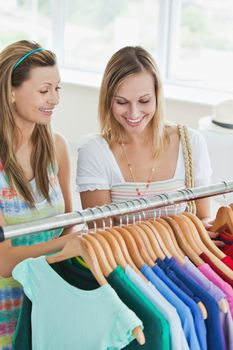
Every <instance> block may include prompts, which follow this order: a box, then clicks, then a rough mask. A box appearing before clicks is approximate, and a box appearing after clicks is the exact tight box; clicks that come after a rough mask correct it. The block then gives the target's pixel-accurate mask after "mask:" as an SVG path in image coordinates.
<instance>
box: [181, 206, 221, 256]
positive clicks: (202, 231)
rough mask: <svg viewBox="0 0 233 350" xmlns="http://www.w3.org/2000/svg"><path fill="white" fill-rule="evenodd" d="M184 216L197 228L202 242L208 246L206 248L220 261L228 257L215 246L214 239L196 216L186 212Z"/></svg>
mask: <svg viewBox="0 0 233 350" xmlns="http://www.w3.org/2000/svg"><path fill="white" fill-rule="evenodd" d="M183 215H185V216H187V217H188V218H189V219H190V220H192V222H193V223H194V225H195V226H196V228H197V231H198V233H199V235H200V238H201V240H202V242H203V243H204V244H205V245H206V247H207V248H208V249H209V250H210V251H211V252H212V253H213V254H214V255H216V256H217V257H218V258H219V259H221V260H222V259H223V258H224V257H225V256H226V255H225V254H224V253H223V252H222V251H221V250H220V249H219V248H218V247H217V246H216V245H215V244H214V242H213V241H212V239H211V238H210V236H209V234H208V232H207V230H206V228H205V226H204V225H203V222H202V221H201V220H200V219H199V218H198V217H197V216H196V215H194V214H191V213H188V212H184V213H183Z"/></svg>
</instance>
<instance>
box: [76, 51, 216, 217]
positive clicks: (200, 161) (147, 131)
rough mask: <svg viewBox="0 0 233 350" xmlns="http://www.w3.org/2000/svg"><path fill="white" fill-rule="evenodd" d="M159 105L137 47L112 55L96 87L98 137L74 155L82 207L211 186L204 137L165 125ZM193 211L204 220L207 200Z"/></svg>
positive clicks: (155, 79) (157, 88) (152, 69)
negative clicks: (99, 83) (98, 123)
mask: <svg viewBox="0 0 233 350" xmlns="http://www.w3.org/2000/svg"><path fill="white" fill-rule="evenodd" d="M163 105H164V100H163V92H162V83H161V79H160V75H159V71H158V68H157V65H156V63H155V61H154V59H153V58H152V56H151V55H150V54H149V53H148V52H147V51H146V50H145V49H143V48H141V47H137V46H136V47H133V46H127V47H124V48H122V49H120V50H119V51H117V52H116V53H115V54H113V56H112V57H111V58H110V60H109V62H108V63H107V66H106V68H105V71H104V75H103V79H102V84H101V88H100V97H99V121H100V128H101V133H100V135H96V136H95V137H93V138H92V139H91V140H89V141H88V142H87V143H85V144H84V145H83V146H82V147H81V148H80V150H79V154H78V163H77V179H76V182H77V190H78V191H79V192H80V196H81V201H82V205H83V208H87V207H94V206H98V205H104V204H107V203H110V202H116V203H117V202H122V201H125V200H130V199H136V198H140V197H150V196H153V195H156V194H158V193H161V192H171V191H176V190H179V189H182V188H185V187H193V186H201V185H207V184H209V183H210V182H211V166H210V161H209V157H208V152H207V147H206V144H205V141H204V139H203V137H202V136H201V135H200V133H199V132H198V131H196V130H193V129H188V130H187V128H185V127H183V126H177V125H174V124H171V123H168V122H165V120H164V110H163V109H164V108H163ZM185 209H186V205H185V204H180V205H179V206H178V207H176V208H175V207H174V206H171V207H168V208H167V210H166V214H172V213H174V212H175V213H179V212H182V211H184V210H185ZM196 209H197V215H198V216H199V217H200V218H201V219H206V218H207V217H209V215H210V208H209V201H208V199H201V200H198V201H196ZM194 210H195V205H192V211H194ZM160 214H163V211H161V213H160ZM150 215H153V213H152V212H147V216H150Z"/></svg>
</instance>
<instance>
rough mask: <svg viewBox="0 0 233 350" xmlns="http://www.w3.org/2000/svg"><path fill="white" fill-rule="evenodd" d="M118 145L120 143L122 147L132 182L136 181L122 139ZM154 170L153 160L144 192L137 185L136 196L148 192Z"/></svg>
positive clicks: (141, 195)
mask: <svg viewBox="0 0 233 350" xmlns="http://www.w3.org/2000/svg"><path fill="white" fill-rule="evenodd" d="M120 145H121V148H122V150H123V153H124V156H125V159H126V162H127V166H128V168H129V172H130V176H131V179H132V180H133V182H136V181H135V177H134V174H133V169H132V165H131V163H130V162H129V158H128V156H127V153H126V149H125V144H124V143H123V141H121V143H120ZM154 172H155V161H154V163H153V166H152V168H151V170H150V174H149V177H148V180H147V182H146V185H145V190H144V192H143V193H142V191H141V190H140V188H139V187H136V193H137V196H138V197H143V196H144V195H145V194H146V193H147V192H148V190H149V187H150V185H151V182H152V179H153V175H154Z"/></svg>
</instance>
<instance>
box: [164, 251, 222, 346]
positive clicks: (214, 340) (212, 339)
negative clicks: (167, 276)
mask: <svg viewBox="0 0 233 350" xmlns="http://www.w3.org/2000/svg"><path fill="white" fill-rule="evenodd" d="M164 262H165V264H167V266H168V267H170V268H171V269H172V270H173V271H174V272H175V273H176V275H177V276H178V277H179V278H180V279H181V280H182V281H183V282H184V283H185V284H186V285H187V286H188V287H189V288H190V289H191V290H192V291H193V292H194V294H196V295H197V296H199V297H200V299H201V300H202V302H203V303H204V305H205V307H206V309H207V313H208V317H207V319H206V320H205V324H206V330H207V345H208V349H211V350H223V349H224V339H223V333H222V329H221V323H220V318H219V312H218V304H217V302H216V301H215V300H214V298H213V297H211V296H210V295H209V293H207V292H206V291H205V290H204V289H203V288H201V287H200V286H199V285H198V284H197V283H196V282H194V281H193V280H192V279H191V278H190V277H189V276H188V275H187V273H186V272H185V271H183V270H182V268H181V267H180V266H179V264H178V263H177V262H176V260H175V259H174V258H171V259H168V258H167V257H166V258H165V259H164Z"/></svg>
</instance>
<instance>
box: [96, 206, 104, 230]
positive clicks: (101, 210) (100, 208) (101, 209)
mask: <svg viewBox="0 0 233 350" xmlns="http://www.w3.org/2000/svg"><path fill="white" fill-rule="evenodd" d="M96 209H98V210H99V211H100V212H101V214H102V215H103V217H102V230H103V231H104V230H105V228H106V223H105V219H106V216H105V214H104V211H103V208H102V207H100V206H97V207H96Z"/></svg>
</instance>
